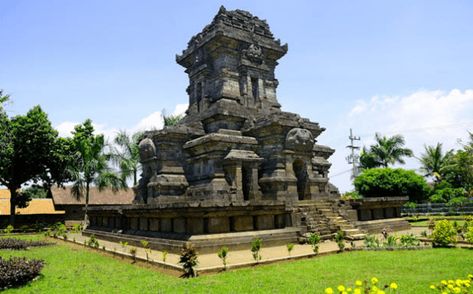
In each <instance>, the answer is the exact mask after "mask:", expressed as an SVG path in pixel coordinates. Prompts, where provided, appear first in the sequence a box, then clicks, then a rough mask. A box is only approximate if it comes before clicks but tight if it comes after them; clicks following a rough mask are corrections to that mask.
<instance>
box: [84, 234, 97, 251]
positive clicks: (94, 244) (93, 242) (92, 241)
mask: <svg viewBox="0 0 473 294" xmlns="http://www.w3.org/2000/svg"><path fill="white" fill-rule="evenodd" d="M87 245H88V246H90V247H93V248H99V246H100V244H99V241H98V240H97V238H95V235H94V234H92V235H90V239H89V240H87Z"/></svg>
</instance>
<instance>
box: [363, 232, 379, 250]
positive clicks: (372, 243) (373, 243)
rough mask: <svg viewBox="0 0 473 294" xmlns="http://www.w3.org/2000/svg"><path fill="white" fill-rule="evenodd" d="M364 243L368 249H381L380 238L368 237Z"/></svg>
mask: <svg viewBox="0 0 473 294" xmlns="http://www.w3.org/2000/svg"><path fill="white" fill-rule="evenodd" d="M363 243H364V244H365V247H366V248H379V247H380V242H379V240H378V238H376V236H374V235H366V236H365V238H364V240H363Z"/></svg>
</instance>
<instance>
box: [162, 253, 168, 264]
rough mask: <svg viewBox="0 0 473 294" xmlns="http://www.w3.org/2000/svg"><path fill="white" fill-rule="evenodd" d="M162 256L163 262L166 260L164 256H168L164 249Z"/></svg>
mask: <svg viewBox="0 0 473 294" xmlns="http://www.w3.org/2000/svg"><path fill="white" fill-rule="evenodd" d="M162 256H163V262H166V258H167V256H168V252H167V251H166V250H164V251H163V254H162Z"/></svg>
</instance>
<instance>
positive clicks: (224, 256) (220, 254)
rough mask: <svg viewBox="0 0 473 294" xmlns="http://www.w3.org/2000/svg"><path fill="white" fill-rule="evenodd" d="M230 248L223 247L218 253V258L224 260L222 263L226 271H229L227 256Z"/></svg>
mask: <svg viewBox="0 0 473 294" xmlns="http://www.w3.org/2000/svg"><path fill="white" fill-rule="evenodd" d="M228 251H229V250H228V247H226V246H223V247H222V248H220V250H219V251H218V252H217V256H218V258H220V259H221V260H222V263H223V269H224V270H226V269H227V256H228Z"/></svg>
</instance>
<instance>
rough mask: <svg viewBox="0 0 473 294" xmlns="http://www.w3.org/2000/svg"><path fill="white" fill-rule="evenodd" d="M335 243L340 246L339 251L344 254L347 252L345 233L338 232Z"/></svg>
mask: <svg viewBox="0 0 473 294" xmlns="http://www.w3.org/2000/svg"><path fill="white" fill-rule="evenodd" d="M335 242H337V245H338V251H339V252H343V251H344V250H345V232H344V231H342V230H338V231H337V233H336V234H335Z"/></svg>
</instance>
